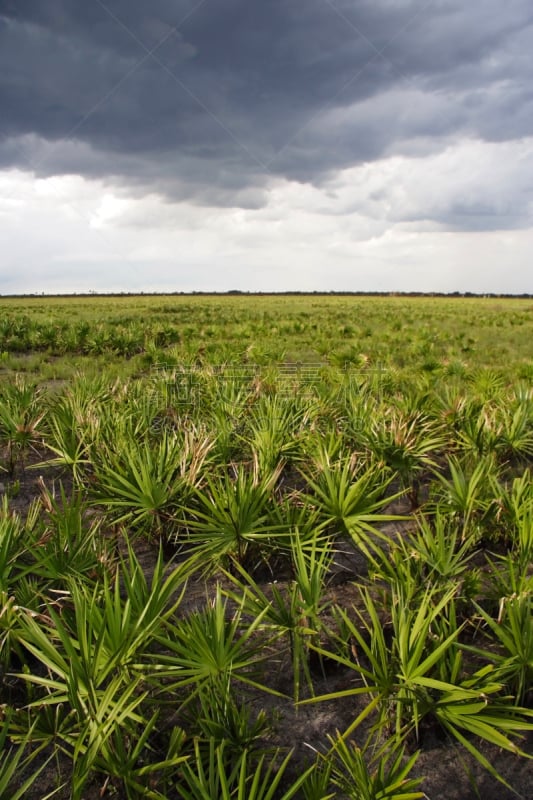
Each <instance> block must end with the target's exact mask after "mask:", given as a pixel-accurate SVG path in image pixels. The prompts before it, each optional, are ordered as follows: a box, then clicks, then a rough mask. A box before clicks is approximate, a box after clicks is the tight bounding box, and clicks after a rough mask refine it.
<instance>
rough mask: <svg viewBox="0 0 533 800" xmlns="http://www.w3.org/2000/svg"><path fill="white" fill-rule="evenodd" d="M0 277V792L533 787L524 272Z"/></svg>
mask: <svg viewBox="0 0 533 800" xmlns="http://www.w3.org/2000/svg"><path fill="white" fill-rule="evenodd" d="M1 305H2V310H3V312H4V313H3V317H2V322H1V323H0V351H1V352H2V357H1V365H2V372H1V373H0V375H1V382H0V485H1V489H2V507H1V509H0V693H1V703H2V712H3V713H2V718H1V721H0V726H1V729H0V748H1V753H0V795H1V796H2V797H10V798H18V797H21V798H23V797H24V798H29V800H32V798H39V800H42V798H44V797H45V796H46V797H57V798H60V799H61V800H64V798H73V800H82V798H84V799H87V798H89V800H90V799H91V798H96V797H115V798H127V799H128V800H137V798H153V799H154V800H155V799H156V798H159V799H160V800H163V799H166V798H168V799H169V800H172V799H173V798H183V800H204V799H207V798H210V799H211V800H215V798H216V799H217V800H218V798H227V800H230V799H231V800H233V798H239V799H241V798H242V800H244V798H246V800H256V798H257V799H263V798H264V799H265V800H266V799H267V798H271V799H272V800H279V798H291V797H295V798H304V800H326V798H357V799H359V798H361V799H363V798H364V799H365V800H385V799H388V800H408V798H417V797H420V798H423V797H425V796H426V797H427V796H433V795H431V794H430V792H431V791H432V790H433V789H435V787H436V786H437V784H435V783H432V782H431V781H432V775H431V772H432V766H431V764H432V763H433V762H434V763H437V762H438V761H439V760H443V759H445V758H446V753H448V752H449V751H450V750H451V751H452V752H453V753H454V754H456V755H454V764H455V766H456V765H457V763H458V764H462V765H463V767H459V768H458V769H459V772H461V774H462V775H463V778H460V777H457V778H456V780H457V781H458V786H459V791H462V792H463V794H462V795H461V794H453V795H452V794H451V793H450V794H449V795H445V794H443V791H445V789H444V790H443V788H442V786H440V788H437V789H435V791H439V792H440V796H441V797H444V796H449V797H452V796H453V797H455V796H457V797H459V796H463V797H466V796H467V794H466V793H465V788H464V787H466V791H470V790H471V788H470V787H471V786H472V785H473V784H475V783H476V781H477V782H478V784H479V785H480V787H481V785H482V787H483V796H484V797H487V798H489V797H491V798H496V797H498V798H499V800H502V799H503V798H506V797H508V796H509V797H511V796H513V791H515V792H522V794H525V788H526V787H527V785H528V781H529V785H531V780H532V779H533V770H532V769H531V768H530V767H529V764H530V760H531V757H532V755H533V752H532V748H531V742H532V740H533V736H532V733H531V732H532V731H533V686H532V677H533V617H532V602H533V601H532V597H533V571H532V568H531V564H532V563H533V483H532V480H531V467H532V463H533V386H532V382H531V378H532V376H533V354H532V352H531V344H530V343H531V341H532V338H531V333H532V330H531V329H532V327H533V305H531V301H525V300H524V301H520V302H519V301H512V300H506V301H503V300H496V299H490V300H489V299H486V300H485V299H483V300H482V299H464V298H463V299H453V300H452V299H446V298H441V299H438V300H437V299H423V298H412V299H405V298H393V297H391V298H334V297H327V298H321V297H302V298H285V297H284V298H276V299H273V298H246V297H223V298H205V297H203V298H190V297H183V298H177V297H167V298H162V297H157V298H139V299H133V298H113V299H111V298H94V299H91V300H87V299H86V300H83V301H82V300H81V299H79V298H73V299H71V300H69V299H55V300H46V301H39V300H38V299H37V298H31V299H28V300H20V299H19V300H15V299H12V300H10V299H4V300H2V302H1ZM101 359H104V360H105V368H101V366H102V360H101ZM326 710H327V711H326ZM313 715H315V717H313ZM320 715H323V716H324V717H327V722H326V723H324V725H322V726H320V725H318V724H317V725H315V724H313V722H312V720H313V719H314V718H316V719H318V718H319V717H320ZM502 752H503V753H505V754H506V758H507V759H508V763H509V765H510V766H509V768H507V767H506V765H505V763H504V762H502V760H501V758H500V757H499V754H501V753H502ZM502 764H503V766H502ZM517 765H520V766H519V767H517ZM517 775H520V776H521V780H520V784H519V785H517V782H516V780H515V779H516V777H517ZM461 781H462V783H461ZM483 781H485V783H483ZM486 781H489V783H487V782H486ZM488 786H489V787H492V788H489V789H488V788H487V787H488ZM495 787H497V788H495ZM472 791H473V790H472ZM480 791H481V789H480ZM491 792H492V793H491ZM469 796H470V795H469Z"/></svg>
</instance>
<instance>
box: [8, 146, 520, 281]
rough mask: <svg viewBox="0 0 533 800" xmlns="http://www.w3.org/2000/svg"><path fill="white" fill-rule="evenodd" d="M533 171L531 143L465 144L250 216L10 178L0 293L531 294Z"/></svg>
mask: <svg viewBox="0 0 533 800" xmlns="http://www.w3.org/2000/svg"><path fill="white" fill-rule="evenodd" d="M532 168H533V139H523V140H519V141H516V142H507V143H483V142H479V141H469V140H464V141H460V142H456V143H455V144H453V145H449V146H448V147H447V148H446V149H445V150H443V151H442V152H440V153H435V154H428V155H426V156H425V157H421V158H413V157H408V156H401V157H400V156H395V157H391V158H388V159H383V160H381V161H377V162H372V163H369V164H363V165H361V166H358V167H354V168H351V169H347V170H343V171H341V172H339V173H338V174H337V175H336V176H335V178H332V179H331V180H330V182H329V183H328V184H327V185H326V186H324V187H322V188H320V187H316V186H312V185H310V184H300V183H297V182H294V181H287V180H277V181H275V182H273V183H272V185H271V186H270V188H269V190H268V192H267V194H266V200H267V202H266V204H265V205H264V206H262V207H260V208H247V209H243V208H223V207H222V208H221V207H214V206H211V207H209V206H198V205H193V204H192V203H190V202H181V203H170V202H167V201H165V200H164V199H163V198H161V197H159V196H158V195H156V194H150V195H147V196H145V197H139V196H133V195H132V196H128V195H127V194H126V191H125V189H124V187H123V186H115V187H114V186H112V185H111V184H109V182H106V183H105V184H104V183H103V182H100V181H89V180H86V179H83V178H81V177H79V176H66V177H55V178H48V179H38V180H36V179H34V177H33V176H32V175H31V174H29V173H24V172H16V171H11V172H4V173H0V222H1V224H0V247H1V253H2V256H1V262H0V292H2V293H4V294H5V293H12V292H33V291H43V290H44V291H50V292H53V291H88V290H91V289H94V290H100V291H117V290H118V291H120V290H126V291H127V290H132V291H134V290H150V289H153V290H157V291H166V290H169V291H180V290H185V291H186V290H192V289H202V290H209V289H214V290H220V291H224V290H228V289H231V288H241V289H244V290H246V289H250V290H253V289H257V290H265V291H266V290H285V289H300V290H331V289H339V290H342V289H345V290H354V291H355V290H364V291H369V290H373V289H374V290H384V291H385V290H421V291H456V290H458V291H473V292H524V291H527V292H533V272H532V271H531V269H530V254H531V252H532V251H533V230H532V227H531V211H532V208H531V201H530V199H529V197H530V195H529V183H530V181H529V177H528V176H529V175H531V174H532ZM465 220H466V221H468V220H470V222H471V223H472V224H471V225H470V227H471V230H465V229H464V228H467V227H468V225H467V224H465ZM487 221H490V223H491V225H490V227H492V228H497V229H496V230H486V229H485V228H487V227H488V225H487V224H484V223H486V222H487ZM528 222H529V226H528ZM461 227H462V228H463V230H458V229H460V228H461ZM452 231H453V232H452Z"/></svg>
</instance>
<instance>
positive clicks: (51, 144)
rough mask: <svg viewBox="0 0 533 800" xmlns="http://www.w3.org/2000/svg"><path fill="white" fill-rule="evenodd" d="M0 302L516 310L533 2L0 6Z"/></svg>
mask: <svg viewBox="0 0 533 800" xmlns="http://www.w3.org/2000/svg"><path fill="white" fill-rule="evenodd" d="M0 115H1V116H0V293H2V294H8V293H13V292H40V291H45V292H54V291H72V292H75V291H90V290H97V291H116V290H118V291H120V290H125V291H135V290H144V291H150V290H155V291H166V290H169V291H190V290H209V289H212V290H219V291H225V290H229V289H242V290H254V289H257V290H264V291H268V290H274V291H276V290H279V291H283V290H290V289H299V290H311V291H312V290H326V291H329V290H335V289H338V290H351V291H356V290H358V289H359V290H364V291H369V290H380V291H384V290H406V291H411V290H420V291H473V292H517V293H520V292H533V263H532V262H533V215H532V212H533V4H532V3H531V0H507V2H506V3H502V2H501V0H476V1H475V2H473V3H465V2H464V0H0Z"/></svg>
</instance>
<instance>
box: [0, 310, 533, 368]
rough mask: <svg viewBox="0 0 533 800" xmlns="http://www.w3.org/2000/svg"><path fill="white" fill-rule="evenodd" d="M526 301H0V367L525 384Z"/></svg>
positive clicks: (530, 329)
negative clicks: (234, 370)
mask: <svg viewBox="0 0 533 800" xmlns="http://www.w3.org/2000/svg"><path fill="white" fill-rule="evenodd" d="M532 334H533V302H532V301H531V300H518V299H495V298H425V297H415V298H405V297H334V296H333V297H331V296H314V295H313V296H301V297H291V296H264V297H248V296H237V297H235V296H211V297H205V296H196V297H195V296H192V297H191V296H170V297H162V296H156V297H144V296H142V297H95V298H86V297H84V298H78V297H72V298H25V299H18V298H12V299H9V298H4V299H1V300H0V368H1V373H0V374H3V375H6V374H9V373H12V372H13V371H18V372H25V373H28V374H30V375H35V377H36V378H37V379H44V380H46V379H50V380H53V379H63V378H67V377H69V376H70V375H72V374H73V372H74V371H76V370H83V371H84V372H86V373H90V372H93V373H95V374H96V373H98V372H100V371H101V369H102V368H103V367H105V366H106V365H107V366H109V367H110V368H112V369H113V370H114V372H115V373H117V372H118V374H121V375H127V374H134V373H135V372H137V371H142V370H144V369H146V367H147V366H149V365H150V364H152V363H156V362H161V361H165V360H168V359H169V358H170V359H174V360H176V361H178V360H181V361H183V362H184V363H191V362H192V361H195V360H198V359H200V360H201V361H202V362H205V363H227V362H231V363H235V362H237V363H239V362H240V363H260V364H264V363H272V364H279V363H284V362H298V361H301V362H307V363H308V362H315V361H319V362H327V363H333V364H344V363H347V364H352V365H362V364H367V363H370V364H377V363H380V364H383V365H384V366H386V367H393V368H395V369H401V370H404V369H413V370H415V371H416V370H418V369H419V368H422V369H424V370H425V371H426V372H441V373H442V372H446V371H453V370H456V371H460V370H462V369H464V370H469V369H474V368H478V367H485V366H489V367H490V368H492V369H496V370H501V371H502V372H503V373H505V374H508V375H510V374H512V373H513V371H514V373H515V374H518V375H519V376H520V375H524V376H526V377H531V362H532V348H531V341H532V338H533V336H532Z"/></svg>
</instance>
